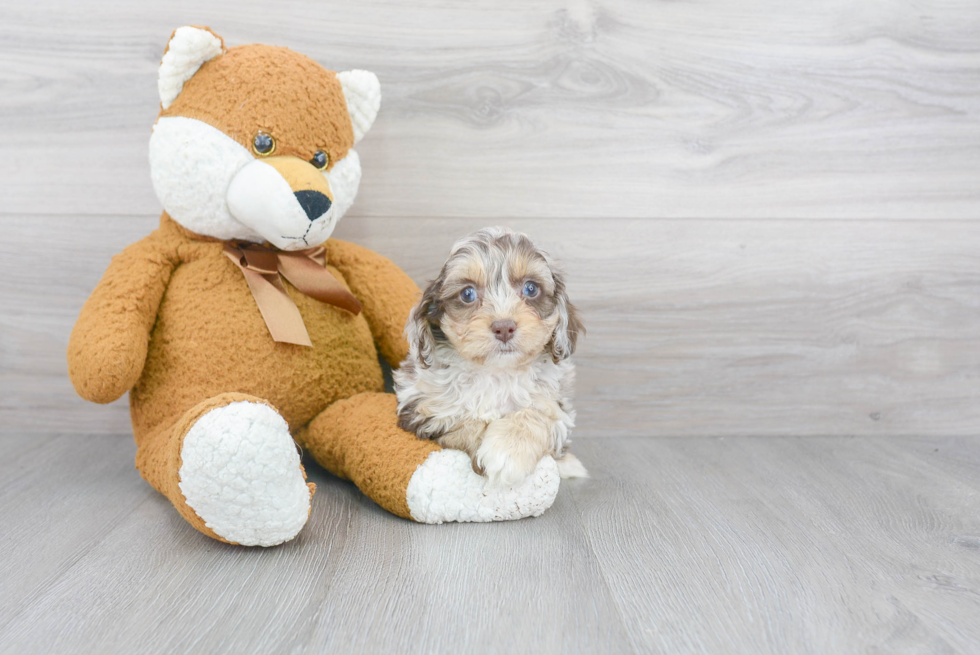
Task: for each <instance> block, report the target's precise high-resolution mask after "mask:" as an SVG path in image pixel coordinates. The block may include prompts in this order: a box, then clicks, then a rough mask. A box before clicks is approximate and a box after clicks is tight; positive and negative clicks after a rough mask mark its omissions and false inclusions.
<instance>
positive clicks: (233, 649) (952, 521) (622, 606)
mask: <svg viewBox="0 0 980 655" xmlns="http://www.w3.org/2000/svg"><path fill="white" fill-rule="evenodd" d="M0 446H2V448H3V452H4V454H5V456H4V457H3V458H2V460H0V515H2V516H3V521H4V525H3V544H4V546H3V551H4V556H3V558H0V652H4V653H18V654H23V653H58V652H72V653H106V652H125V653H184V652H192V653H219V652H221V653H269V652H317V653H474V652H488V653H521V652H528V653H530V652H535V653H630V652H635V653H779V654H785V653H835V654H840V653H963V654H965V655H967V654H970V653H977V652H980V621H978V620H977V617H980V442H978V441H977V440H976V439H971V438H945V439H940V438H913V437H895V438H888V439H885V438H876V437H866V438H844V437H824V438H820V437H796V438H779V437H766V438H753V437H741V438H678V439H667V438H663V439H642V438H622V439H616V440H598V439H584V440H581V441H579V442H578V443H577V444H576V446H577V447H576V450H577V452H578V454H579V456H580V457H581V458H582V459H583V460H584V461H585V462H586V464H587V465H588V466H589V467H590V468H591V470H592V473H593V475H594V477H593V479H591V480H580V481H567V482H563V483H562V487H561V490H560V491H559V496H558V500H557V502H556V503H555V505H554V507H553V508H552V509H551V510H550V511H548V512H547V513H545V514H544V515H543V516H542V517H540V518H537V519H529V520H524V521H518V522H514V523H506V524H493V525H456V524H451V525H443V526H423V525H417V524H413V523H410V522H408V521H403V520H401V519H397V518H395V517H393V516H390V515H388V514H386V513H384V512H383V511H381V510H380V509H378V508H377V507H376V506H375V505H373V504H372V503H371V502H370V501H367V500H365V499H364V498H363V497H362V496H361V495H360V493H359V492H357V490H356V489H355V488H354V487H352V486H351V485H350V484H349V483H346V482H341V481H339V480H336V479H334V478H332V477H331V476H329V474H326V473H325V472H323V471H322V470H321V469H319V468H317V467H315V466H313V467H311V478H312V479H313V480H314V481H315V482H316V483H317V485H318V486H319V493H318V494H317V495H316V497H315V501H314V506H313V511H312V515H311V519H310V522H309V524H308V525H307V527H306V529H305V530H304V531H303V532H302V533H301V534H300V536H299V537H298V538H297V539H296V540H295V541H293V542H291V543H289V544H286V545H285V546H282V547H279V548H273V549H265V550H263V549H248V548H241V547H235V546H227V545H225V544H221V543H217V542H214V541H211V540H209V539H207V538H206V537H204V536H202V535H200V534H199V533H197V532H195V531H194V530H193V529H192V528H190V527H189V526H188V525H187V524H185V523H184V521H183V520H182V519H181V518H180V517H179V516H178V515H177V513H176V511H174V510H173V509H172V508H171V507H170V505H169V504H168V502H167V501H166V500H165V499H164V498H163V497H162V496H160V495H158V494H157V493H156V492H154V491H152V490H151V489H150V488H149V487H148V486H147V485H146V484H145V483H144V482H143V481H142V480H141V479H140V477H139V475H138V474H137V473H136V471H135V470H133V468H132V458H133V455H134V448H133V446H132V445H131V443H130V440H128V439H125V438H122V437H118V436H104V437H97V436H92V437H89V438H86V439H78V438H76V437H74V436H73V435H62V436H51V437H49V438H47V439H37V438H24V437H2V438H0Z"/></svg>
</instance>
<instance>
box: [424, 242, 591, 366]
mask: <svg viewBox="0 0 980 655" xmlns="http://www.w3.org/2000/svg"><path fill="white" fill-rule="evenodd" d="M580 332H583V328H582V324H581V322H580V321H579V319H578V313H577V312H576V310H575V307H574V306H573V305H572V304H571V303H570V302H569V301H568V296H567V294H566V291H565V282H564V278H563V276H562V274H561V272H560V271H559V270H558V269H557V268H556V267H555V265H554V264H553V263H552V261H551V259H550V257H548V255H547V254H546V253H545V252H543V251H541V250H539V249H538V248H536V247H535V246H534V244H533V243H531V240H530V239H528V238H527V237H526V236H525V235H523V234H517V233H514V232H511V231H510V230H507V229H504V228H486V229H483V230H480V231H479V232H476V233H474V234H471V235H470V236H468V237H466V238H464V239H461V240H460V241H457V242H456V244H455V245H454V246H453V249H452V253H451V254H450V256H449V260H448V261H447V262H446V264H445V265H444V266H443V267H442V270H441V271H440V273H439V276H438V277H437V278H436V279H435V280H434V281H433V282H432V283H431V284H430V285H429V286H428V288H427V289H426V290H425V292H424V293H423V294H422V301H421V302H420V303H419V304H418V305H417V306H416V307H415V309H413V310H412V314H411V317H410V318H409V324H408V328H407V336H408V339H409V342H410V343H411V344H412V348H413V350H415V351H416V354H417V357H418V361H419V364H420V365H421V366H422V367H423V368H428V367H429V366H431V365H432V364H433V363H434V361H435V358H436V357H437V353H438V351H439V350H440V349H441V348H451V349H452V350H454V351H455V352H456V353H458V354H459V355H460V356H462V357H463V358H465V359H466V360H469V361H471V362H474V363H477V364H481V365H488V366H496V367H507V366H516V365H521V364H525V363H527V362H529V361H531V360H533V359H534V358H535V357H537V356H538V355H539V354H540V353H542V352H544V351H545V350H547V351H548V352H549V353H550V354H551V357H552V358H553V359H554V361H555V362H556V363H557V362H559V361H561V360H563V359H566V358H568V357H570V356H571V355H572V353H573V352H574V351H575V343H576V340H577V338H578V335H579V333H580Z"/></svg>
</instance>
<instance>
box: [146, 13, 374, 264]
mask: <svg viewBox="0 0 980 655" xmlns="http://www.w3.org/2000/svg"><path fill="white" fill-rule="evenodd" d="M158 86H159V90H160V104H161V110H160V115H159V117H158V118H157V122H156V124H155V125H154V126H153V135H152V137H150V173H151V176H152V178H153V188H154V189H155V190H156V193H157V197H159V199H160V202H161V204H163V208H164V209H165V210H166V212H167V213H168V214H169V215H170V217H171V218H172V219H174V220H175V221H176V222H177V223H179V224H180V225H182V226H184V227H185V228H187V229H188V230H190V231H192V232H195V233H197V234H202V235H206V236H210V237H215V238H218V239H222V240H231V239H238V240H243V241H253V242H262V241H268V242H269V243H271V244H272V245H274V246H276V247H278V248H281V249H283V250H300V249H304V248H309V247H312V246H316V245H319V244H321V243H323V242H324V241H326V240H327V238H329V237H330V234H331V233H332V232H333V229H334V227H335V226H336V224H337V221H338V220H339V219H340V217H341V216H343V215H344V212H346V211H347V209H348V208H349V207H350V206H351V203H353V202H354V196H355V195H356V194H357V187H358V184H359V182H360V179H361V165H360V160H359V159H358V157H357V153H356V152H355V151H354V150H353V146H354V144H355V143H357V142H358V141H359V140H360V139H361V137H363V136H364V134H365V132H367V131H368V129H370V127H371V124H372V123H373V122H374V118H375V116H377V113H378V107H379V105H380V103H381V90H380V87H379V84H378V78H377V77H376V76H375V75H374V74H373V73H369V72H367V71H360V70H353V71H347V72H343V73H334V72H332V71H328V70H326V69H325V68H323V67H322V66H320V65H319V64H318V63H316V62H315V61H313V60H312V59H309V58H308V57H304V56H303V55H300V54H297V53H295V52H292V51H291V50H288V49H286V48H279V47H273V46H265V45H246V46H238V47H235V48H228V49H226V48H225V45H224V41H223V40H222V39H221V37H219V36H217V35H216V34H214V33H213V32H211V30H209V29H207V28H198V27H181V28H179V29H178V30H176V31H175V32H174V33H173V35H172V36H171V38H170V42H169V45H168V47H167V50H166V52H165V53H164V55H163V61H162V62H161V64H160V76H159V84H158Z"/></svg>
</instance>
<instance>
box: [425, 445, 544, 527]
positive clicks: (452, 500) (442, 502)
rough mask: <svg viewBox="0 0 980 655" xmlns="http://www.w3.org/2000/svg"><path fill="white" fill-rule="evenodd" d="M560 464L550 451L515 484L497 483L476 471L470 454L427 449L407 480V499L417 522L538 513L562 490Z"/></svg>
mask: <svg viewBox="0 0 980 655" xmlns="http://www.w3.org/2000/svg"><path fill="white" fill-rule="evenodd" d="M558 480H559V476H558V465H557V464H556V463H555V460H554V459H552V458H551V457H545V458H543V459H542V460H541V461H539V462H538V465H537V467H536V468H535V470H534V472H533V473H532V474H531V475H529V476H528V477H527V478H525V479H524V481H523V482H521V483H520V484H518V485H517V486H515V487H509V488H493V487H490V486H489V485H488V482H487V479H486V478H485V477H483V476H482V475H479V474H477V473H476V472H474V471H473V463H472V460H471V459H470V456H469V455H467V454H466V453H464V452H462V451H460V450H451V449H449V448H444V449H442V450H439V451H436V452H434V453H432V454H431V455H429V456H428V457H427V458H426V460H425V461H424V462H423V463H422V465H421V466H419V467H418V469H416V471H415V473H414V474H413V475H412V479H411V480H410V481H409V483H408V491H407V493H406V499H407V500H408V508H409V511H410V512H411V514H412V518H413V519H415V520H416V521H418V522H419V523H445V522H448V521H473V522H487V521H512V520H514V519H521V518H524V517H527V516H540V515H541V514H543V513H544V511H545V510H546V509H548V508H549V507H551V504H552V503H553V502H555V496H556V495H557V494H558Z"/></svg>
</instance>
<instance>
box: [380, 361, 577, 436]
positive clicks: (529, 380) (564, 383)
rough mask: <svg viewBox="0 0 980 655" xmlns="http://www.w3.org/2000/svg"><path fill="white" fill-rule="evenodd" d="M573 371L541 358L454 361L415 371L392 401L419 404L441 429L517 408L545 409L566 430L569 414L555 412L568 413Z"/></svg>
mask: <svg viewBox="0 0 980 655" xmlns="http://www.w3.org/2000/svg"><path fill="white" fill-rule="evenodd" d="M574 371H575V369H574V365H573V364H572V363H571V362H570V361H568V360H565V361H562V362H559V363H558V364H555V363H554V362H553V361H552V360H551V358H550V357H547V356H542V357H541V358H539V359H537V360H535V361H534V362H532V363H531V364H528V365H526V366H521V367H515V368H491V367H484V366H477V365H474V364H471V363H469V362H465V361H462V360H459V361H456V362H453V363H452V364H451V365H449V366H436V367H431V368H427V369H421V368H416V369H415V370H414V371H412V373H413V375H412V377H413V378H414V379H412V380H407V379H402V380H401V382H402V384H400V385H399V389H398V401H399V405H404V404H408V403H412V402H417V403H419V405H420V406H419V409H421V410H422V411H423V412H424V413H425V414H426V415H427V416H429V417H431V418H432V419H434V420H435V421H436V422H438V423H439V424H441V426H442V427H448V425H449V424H452V423H454V422H458V421H465V420H475V421H483V422H486V423H489V422H491V421H494V420H496V419H498V418H500V417H502V416H504V415H506V414H509V413H511V412H515V411H519V410H521V409H525V408H530V407H537V408H545V407H549V408H554V409H552V411H556V410H557V413H558V414H559V415H561V416H560V418H559V417H556V418H559V420H561V421H562V422H565V423H567V427H568V428H571V427H572V425H573V415H572V414H571V413H570V411H563V410H561V409H560V408H561V407H563V406H564V407H566V408H567V409H568V410H570V407H568V405H569V398H568V397H569V396H570V394H571V386H572V383H573V378H574ZM422 405H424V408H423V407H422ZM549 413H550V412H549Z"/></svg>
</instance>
